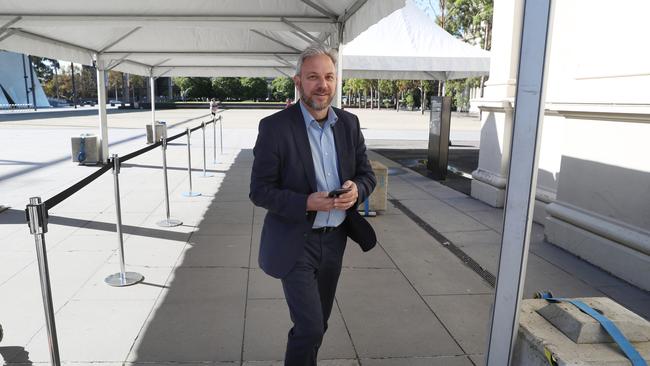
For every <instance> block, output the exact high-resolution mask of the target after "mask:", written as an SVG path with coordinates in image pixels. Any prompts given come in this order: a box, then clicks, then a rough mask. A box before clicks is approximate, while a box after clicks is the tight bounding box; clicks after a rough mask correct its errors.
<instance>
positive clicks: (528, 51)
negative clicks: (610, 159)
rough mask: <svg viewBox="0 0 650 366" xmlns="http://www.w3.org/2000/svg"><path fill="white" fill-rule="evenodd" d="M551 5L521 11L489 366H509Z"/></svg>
mask: <svg viewBox="0 0 650 366" xmlns="http://www.w3.org/2000/svg"><path fill="white" fill-rule="evenodd" d="M551 14H552V9H551V0H527V1H526V2H525V5H524V14H523V27H522V33H521V47H520V53H519V70H518V73H517V89H516V90H517V91H516V95H515V113H514V124H513V132H512V145H511V150H510V171H509V174H508V182H507V190H506V201H505V202H506V205H505V210H504V219H503V230H502V232H503V236H502V239H501V254H500V256H499V272H498V274H497V286H496V289H495V293H494V307H493V310H492V324H491V328H490V337H489V348H488V352H487V365H488V366H503V365H509V364H510V361H511V360H512V356H513V346H514V342H515V340H516V339H517V333H518V330H519V306H520V303H521V298H522V293H523V289H524V282H525V279H526V264H527V262H528V247H529V244H530V230H531V226H532V218H533V206H534V203H535V188H536V186H537V162H538V152H539V145H540V140H541V131H542V122H543V118H544V104H545V95H544V92H545V86H544V84H545V76H546V66H547V65H546V59H547V55H548V50H549V49H550V47H548V41H549V39H550V37H549V32H550V27H549V24H550V23H549V18H550V17H551Z"/></svg>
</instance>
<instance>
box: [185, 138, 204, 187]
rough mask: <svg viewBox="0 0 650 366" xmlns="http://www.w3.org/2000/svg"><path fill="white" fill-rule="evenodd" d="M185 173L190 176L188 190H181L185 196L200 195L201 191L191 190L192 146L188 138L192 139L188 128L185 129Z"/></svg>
mask: <svg viewBox="0 0 650 366" xmlns="http://www.w3.org/2000/svg"><path fill="white" fill-rule="evenodd" d="M186 131H187V174H188V176H189V178H190V190H189V191H187V192H183V196H185V197H196V196H200V195H201V193H199V192H194V191H192V146H191V145H190V140H191V139H192V131H191V130H190V129H189V128H188V129H187V130H186Z"/></svg>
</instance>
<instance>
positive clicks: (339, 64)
mask: <svg viewBox="0 0 650 366" xmlns="http://www.w3.org/2000/svg"><path fill="white" fill-rule="evenodd" d="M343 46H344V45H343V43H340V42H339V48H338V50H337V51H338V52H337V59H336V96H335V97H334V103H332V104H333V105H334V106H335V107H337V108H341V107H342V106H343V105H342V103H341V93H342V92H343Z"/></svg>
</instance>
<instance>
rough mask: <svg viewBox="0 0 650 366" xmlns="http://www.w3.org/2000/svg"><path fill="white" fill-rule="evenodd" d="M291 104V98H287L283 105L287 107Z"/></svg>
mask: <svg viewBox="0 0 650 366" xmlns="http://www.w3.org/2000/svg"><path fill="white" fill-rule="evenodd" d="M292 104H293V99H291V98H287V100H286V104H285V105H284V108H289V107H291V105H292Z"/></svg>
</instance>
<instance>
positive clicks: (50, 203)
mask: <svg viewBox="0 0 650 366" xmlns="http://www.w3.org/2000/svg"><path fill="white" fill-rule="evenodd" d="M210 123H213V122H212V121H208V122H205V125H206V126H207V125H208V124H210ZM202 127H203V124H200V125H198V126H197V127H194V128H193V129H191V130H190V131H196V130H198V129H199V128H202ZM185 135H187V132H181V133H177V134H176V135H174V136H172V137H170V138H168V139H167V142H169V141H173V140H176V139H177V138H179V137H181V136H185ZM160 145H162V141H158V142H156V143H155V144H151V145H149V146H146V147H143V148H142V149H140V150H136V151H134V152H132V153H130V154H127V155H124V156H123V157H121V158H120V165H121V163H123V162H125V161H127V160H129V159H133V158H135V157H136V156H138V155H142V154H144V153H146V152H148V151H150V150H153V149H155V148H156V147H158V146H160ZM112 168H113V160H112V159H111V160H110V162H109V163H108V164H104V165H102V167H101V168H99V169H97V170H96V171H95V172H94V173H92V174H90V175H89V176H87V177H86V178H84V179H82V180H80V181H79V182H77V183H75V184H74V185H72V186H70V187H68V188H66V189H65V190H63V191H61V192H59V193H58V194H56V195H55V196H54V197H52V198H50V199H49V200H47V201H45V202H43V204H44V205H45V209H46V214H47V210H49V209H51V208H54V206H56V205H58V204H59V203H61V202H62V201H63V200H65V199H67V198H68V197H70V196H72V195H73V194H75V193H77V192H78V191H79V190H81V189H82V188H83V187H85V186H87V185H88V184H90V183H91V182H92V181H94V180H95V179H97V178H99V177H100V176H101V175H102V174H104V173H106V172H107V171H109V170H111V169H112Z"/></svg>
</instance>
